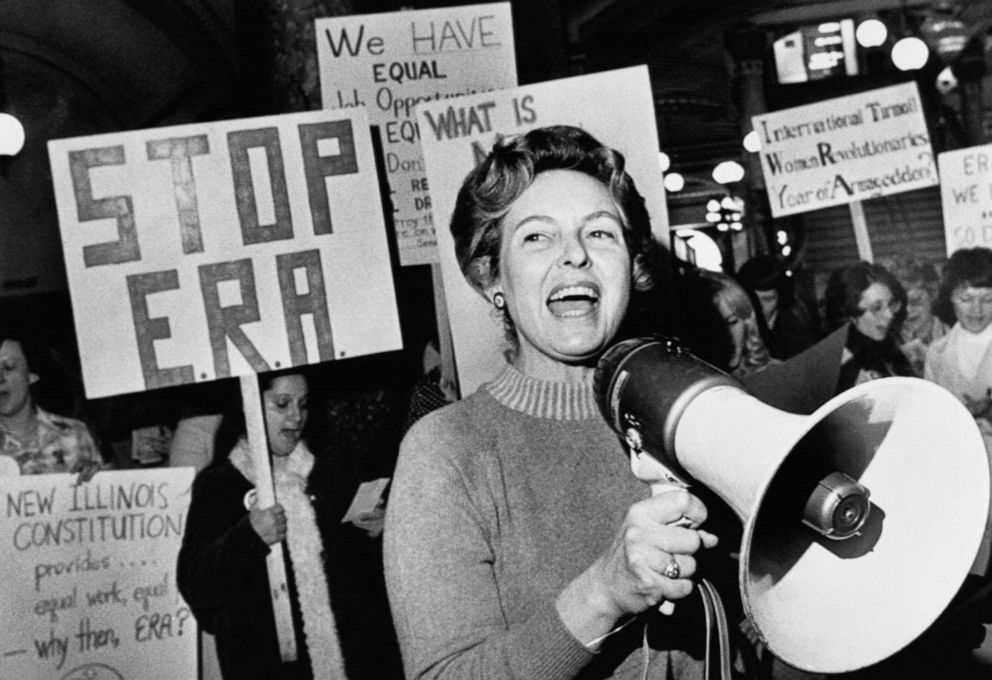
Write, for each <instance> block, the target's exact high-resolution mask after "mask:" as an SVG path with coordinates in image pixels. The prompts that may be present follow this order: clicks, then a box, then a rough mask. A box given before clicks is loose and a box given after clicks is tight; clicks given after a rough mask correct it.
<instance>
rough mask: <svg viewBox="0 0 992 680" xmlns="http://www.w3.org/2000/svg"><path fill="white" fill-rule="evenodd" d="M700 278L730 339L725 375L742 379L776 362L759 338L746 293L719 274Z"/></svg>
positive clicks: (724, 275) (754, 316) (704, 271)
mask: <svg viewBox="0 0 992 680" xmlns="http://www.w3.org/2000/svg"><path fill="white" fill-rule="evenodd" d="M699 276H700V277H701V278H702V280H703V281H705V282H707V283H708V284H709V288H710V290H711V301H712V303H713V304H714V305H716V308H717V311H718V312H719V313H720V317H721V319H722V320H723V323H724V325H725V327H726V329H727V332H728V333H729V335H730V339H731V355H730V361H729V362H728V365H727V371H728V372H729V373H730V374H731V375H733V376H734V377H735V378H742V377H744V376H745V375H749V374H751V373H754V372H756V371H760V370H761V369H763V368H765V367H766V366H768V364H770V363H772V362H775V361H776V360H775V359H773V358H772V356H771V354H770V353H769V351H768V347H767V346H766V345H765V341H764V340H763V339H762V337H761V331H760V330H759V328H758V318H757V314H756V313H755V311H754V305H753V304H752V303H751V298H750V297H749V296H748V294H747V291H745V290H744V289H743V288H742V287H741V286H740V284H738V283H737V282H736V281H734V279H733V278H731V277H730V276H729V275H727V274H724V273H722V272H713V271H708V270H701V271H700V272H699Z"/></svg>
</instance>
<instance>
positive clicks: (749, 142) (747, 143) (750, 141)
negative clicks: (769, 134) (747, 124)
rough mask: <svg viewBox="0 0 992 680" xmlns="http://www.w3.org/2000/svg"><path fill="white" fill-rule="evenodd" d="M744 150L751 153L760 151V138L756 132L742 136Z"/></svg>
mask: <svg viewBox="0 0 992 680" xmlns="http://www.w3.org/2000/svg"><path fill="white" fill-rule="evenodd" d="M744 150H745V151H749V152H751V153H755V152H757V151H761V137H760V136H759V135H758V131H757V130H751V131H750V132H749V133H747V134H746V135H744Z"/></svg>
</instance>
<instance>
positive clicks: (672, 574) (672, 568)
mask: <svg viewBox="0 0 992 680" xmlns="http://www.w3.org/2000/svg"><path fill="white" fill-rule="evenodd" d="M661 573H662V575H663V576H665V577H667V578H670V579H677V578H678V577H679V576H681V575H682V569H680V568H679V563H678V562H676V561H675V555H672V559H671V560H669V562H668V564H666V565H665V569H664V570H663V571H662V572H661Z"/></svg>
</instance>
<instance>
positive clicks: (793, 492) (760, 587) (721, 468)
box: [595, 338, 990, 673]
mask: <svg viewBox="0 0 992 680" xmlns="http://www.w3.org/2000/svg"><path fill="white" fill-rule="evenodd" d="M595 390H596V396H597V400H598V402H599V405H600V408H601V410H602V411H603V414H604V416H605V417H606V419H607V421H608V422H609V423H610V425H611V427H612V428H613V429H614V430H615V431H616V432H617V433H618V434H619V435H620V436H621V437H623V438H624V439H625V440H626V442H627V444H628V447H629V448H630V453H631V466H632V469H633V470H634V472H635V474H637V475H638V477H640V478H641V479H644V480H645V481H648V482H650V483H652V484H668V483H675V484H682V485H691V484H694V483H699V484H702V485H704V486H705V487H707V488H709V489H710V490H711V491H713V492H715V493H716V494H717V495H718V496H720V497H721V498H722V499H723V500H724V501H725V502H726V503H727V504H728V505H729V506H730V507H731V508H732V509H733V510H734V512H736V513H737V515H738V516H739V517H740V518H741V520H742V522H743V523H744V532H743V538H742V543H741V550H740V567H739V574H738V576H739V587H740V593H741V598H742V601H743V606H744V611H745V613H746V614H747V616H748V618H749V619H750V621H751V623H752V625H753V627H754V629H755V631H756V632H757V634H758V636H759V637H760V639H761V641H762V642H763V643H764V644H765V646H766V647H767V648H768V649H769V650H770V651H771V652H772V653H773V654H775V656H777V657H778V658H780V659H781V660H782V661H785V662H786V663H788V664H790V665H792V666H794V667H796V668H799V669H802V670H806V671H810V672H817V673H841V672H847V671H853V670H857V669H859V668H864V667H866V666H870V665H872V664H874V663H877V662H879V661H882V660H883V659H886V658H888V657H889V656H891V655H892V654H895V653H896V652H898V651H899V650H901V649H902V648H904V647H905V646H906V645H908V644H909V643H911V642H912V641H913V640H914V639H916V638H917V637H918V636H919V635H920V634H922V633H923V632H924V631H925V630H926V629H927V628H928V627H930V625H931V624H933V623H934V621H936V619H937V618H938V617H939V616H940V614H941V613H942V612H943V610H944V609H945V608H946V606H947V605H948V604H949V603H950V601H951V600H952V598H953V597H954V595H955V594H956V593H957V591H958V589H959V588H960V586H961V584H962V583H963V582H964V579H965V577H966V576H967V574H968V572H969V569H970V568H971V565H972V563H973V561H974V560H975V556H976V554H977V553H978V550H979V548H980V546H981V542H982V537H983V533H984V531H985V526H986V520H987V517H988V511H989V494H990V482H989V476H990V475H989V463H988V459H987V456H986V451H985V445H984V443H983V440H982V437H981V434H980V431H979V430H978V427H977V425H976V424H975V421H974V418H973V417H972V416H971V414H970V413H968V411H967V409H966V408H965V407H964V406H963V405H962V404H961V403H960V402H959V401H958V400H957V399H956V398H955V397H954V396H953V395H952V394H951V393H950V392H948V391H947V390H945V389H944V388H942V387H940V386H938V385H936V384H933V383H930V382H928V381H925V380H921V379H919V378H895V377H893V378H882V379H879V380H874V381H870V382H867V383H863V384H861V385H858V386H856V387H853V388H851V389H849V390H847V391H845V392H843V393H841V394H839V395H837V396H836V397H834V398H833V399H831V400H830V401H828V402H827V403H826V404H824V405H823V406H822V407H820V408H819V409H817V410H816V412H815V413H813V414H812V415H809V416H802V415H796V414H792V413H788V412H786V411H781V410H779V409H776V408H773V407H771V406H768V405H767V404H765V403H763V402H761V401H759V400H758V399H756V398H755V397H753V396H751V395H749V394H748V393H747V392H746V390H745V389H744V388H743V386H742V385H741V383H739V382H738V381H737V380H735V379H734V378H732V377H730V376H728V375H727V374H726V373H723V372H722V371H719V370H718V369H716V368H714V367H712V366H710V365H709V364H707V363H705V362H703V361H702V360H700V359H698V358H696V357H694V356H692V355H691V354H690V353H688V352H686V351H684V350H682V348H680V347H679V346H678V343H677V342H675V341H671V340H665V339H661V338H636V339H632V340H626V341H623V342H621V343H619V344H617V345H614V346H613V347H611V348H610V349H609V350H607V352H606V353H605V354H604V355H603V357H602V358H601V359H600V362H599V364H598V366H597V369H596V378H595Z"/></svg>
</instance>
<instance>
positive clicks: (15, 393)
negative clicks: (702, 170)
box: [0, 126, 992, 680]
mask: <svg viewBox="0 0 992 680" xmlns="http://www.w3.org/2000/svg"><path fill="white" fill-rule="evenodd" d="M450 226H451V232H452V235H453V236H454V240H455V248H456V254H457V258H458V262H459V264H460V266H461V269H462V272H463V273H464V275H465V278H466V280H467V281H468V283H469V285H471V286H472V287H473V288H474V289H475V290H476V291H477V292H478V293H479V294H480V296H481V297H482V298H483V299H484V300H485V304H488V305H491V307H492V309H493V312H494V314H495V315H496V316H498V318H499V319H500V320H501V322H502V323H503V325H504V327H505V330H506V338H507V340H506V343H507V344H506V346H505V347H503V348H502V349H503V350H504V352H503V354H504V356H505V357H506V358H507V362H506V365H505V366H504V367H503V368H502V370H501V371H500V372H499V373H498V374H497V375H495V376H493V378H492V379H491V380H490V381H489V382H487V383H485V384H484V385H483V386H482V387H480V388H479V390H478V391H476V392H475V393H473V394H468V395H461V397H462V398H458V395H457V394H456V393H455V391H454V389H453V386H452V385H451V384H450V382H448V381H447V380H444V379H442V378H441V376H440V372H439V368H438V355H437V352H436V350H434V349H433V347H428V351H427V352H426V353H425V355H424V365H423V374H422V376H420V379H419V380H416V379H415V378H414V379H412V380H409V381H408V382H409V385H408V386H402V385H401V386H398V388H397V389H396V390H394V391H393V393H392V394H393V395H394V396H393V397H389V398H383V397H382V395H379V397H375V398H373V400H372V401H373V402H374V403H375V404H377V405H379V406H382V405H383V404H384V403H385V402H387V401H389V402H390V404H389V406H388V407H383V408H382V409H381V410H380V411H379V412H378V413H377V414H376V416H375V417H373V418H366V419H365V421H364V422H363V423H362V424H356V422H357V420H360V419H356V420H353V421H348V418H347V408H348V407H347V406H345V405H343V402H342V398H341V397H340V396H338V398H337V399H335V398H333V397H332V396H330V395H328V394H323V393H321V394H317V392H319V390H318V389H316V388H318V387H319V385H320V384H321V382H322V378H321V375H320V373H319V369H314V368H313V367H303V368H296V369H290V370H284V371H280V372H275V373H270V374H264V375H262V376H260V392H261V396H262V406H263V413H264V417H265V426H266V434H267V441H268V453H269V458H270V461H271V471H272V477H273V480H274V487H275V490H276V501H277V502H276V503H275V504H274V505H271V506H268V507H260V505H259V503H258V502H257V498H256V494H255V493H254V488H255V486H256V483H257V479H258V471H257V470H256V469H255V468H254V465H255V463H254V462H253V459H252V457H251V456H250V455H249V454H248V451H247V444H246V440H245V434H244V416H243V409H242V408H241V404H240V401H239V396H238V393H237V390H236V389H233V388H232V385H231V384H229V383H223V382H222V383H219V384H216V385H213V386H212V387H206V386H196V387H197V388H198V392H197V396H195V397H194V396H191V394H192V393H191V392H190V391H189V390H188V389H185V388H177V389H176V391H173V392H169V390H165V391H163V393H164V394H166V396H167V397H169V398H158V399H155V398H153V397H147V398H146V399H145V401H141V402H140V403H139V402H138V401H135V402H133V403H131V402H127V401H126V400H125V401H121V400H115V401H113V402H107V404H106V405H105V406H106V407H105V408H104V409H102V410H101V411H100V412H99V413H98V414H96V415H94V414H90V417H89V418H86V417H85V414H84V413H66V414H65V415H59V414H56V413H53V412H50V411H49V410H46V407H45V404H44V403H41V402H42V401H43V400H41V399H38V398H36V397H40V395H41V392H40V388H41V387H42V383H43V382H44V381H45V379H46V376H45V374H44V372H45V367H46V365H47V364H48V363H50V362H49V361H48V360H47V359H46V357H45V354H44V352H43V351H42V350H41V348H39V347H37V346H35V343H33V342H32V341H31V340H30V339H28V338H25V337H22V336H21V335H19V334H17V333H14V332H11V331H3V332H2V335H0V472H2V473H6V474H39V473H53V472H68V473H73V474H78V475H79V480H80V483H85V481H86V480H88V479H90V478H91V477H92V476H93V475H94V474H99V471H100V470H102V469H106V468H111V467H114V468H133V467H142V466H145V465H170V464H171V465H188V466H192V467H194V468H195V469H196V470H197V471H198V472H197V476H196V480H195V482H194V485H193V490H192V501H191V506H190V511H189V516H188V521H187V525H186V532H185V535H184V539H183V546H182V550H181V552H180V554H179V555H178V564H177V569H178V571H177V579H178V585H179V589H180V591H181V592H182V594H183V596H184V597H185V599H186V601H187V602H188V603H189V605H190V607H191V609H192V610H193V612H194V614H195V616H196V618H197V621H198V622H199V624H200V626H201V627H202V628H203V629H204V630H205V631H207V632H209V633H212V634H213V635H214V636H215V640H216V646H217V651H218V657H219V660H220V667H221V670H222V673H223V675H224V677H225V678H227V679H233V678H249V677H266V678H287V679H289V678H292V679H297V678H315V677H321V678H324V677H343V674H345V673H347V674H348V677H353V678H391V677H396V678H398V677H402V676H403V675H404V673H405V676H406V677H409V678H428V677H429V678H436V679H439V680H440V679H443V678H452V679H459V680H461V679H465V678H482V677H486V678H520V677H527V678H542V679H543V678H548V679H555V678H560V679H562V680H565V679H568V678H608V677H610V678H626V677H641V676H642V674H646V675H645V677H659V678H660V677H665V678H668V677H673V678H702V677H704V676H705V677H716V676H712V675H708V673H709V671H708V670H707V668H708V665H709V663H710V662H711V661H712V660H711V659H710V658H709V654H708V653H707V652H706V648H705V645H704V641H703V638H702V637H701V636H700V635H699V634H698V631H699V627H700V625H701V621H702V619H703V618H704V612H703V611H702V610H701V607H700V606H699V604H698V603H697V602H695V600H690V599H688V596H689V595H690V593H692V592H693V591H694V588H695V581H696V580H698V577H699V575H700V574H703V573H706V572H707V570H708V569H710V570H715V571H719V570H721V569H723V570H726V568H727V564H728V562H729V561H732V559H733V557H732V554H731V553H732V549H730V546H732V544H733V540H732V537H729V536H728V535H727V533H728V532H730V533H732V530H730V529H726V530H725V529H724V528H723V527H724V524H723V523H721V522H720V521H718V520H717V518H716V517H715V511H714V509H713V508H712V507H711V506H710V501H709V500H708V499H707V498H706V496H705V493H702V492H701V493H696V492H695V491H693V492H690V491H687V490H678V491H672V492H670V493H663V494H659V495H656V496H651V495H650V493H649V490H648V489H647V487H646V486H645V485H644V484H642V483H641V482H639V481H638V480H637V479H635V478H634V477H633V476H632V475H631V474H630V470H629V464H628V460H627V451H626V450H625V448H624V445H623V443H622V442H620V441H619V440H618V438H617V437H616V435H615V433H614V432H613V431H612V430H611V428H610V427H609V425H608V424H607V423H606V422H605V421H604V419H603V417H602V415H601V413H600V411H599V408H598V406H597V403H596V400H595V397H594V389H593V380H594V374H595V367H596V364H597V360H598V359H599V357H600V356H601V355H602V354H603V352H604V351H605V350H606V349H608V348H609V347H610V346H611V345H612V344H613V343H615V342H616V341H618V340H620V339H622V338H623V337H624V335H625V334H626V333H629V332H630V329H631V328H636V329H637V330H638V331H642V330H644V329H652V328H654V329H655V330H656V331H657V332H659V333H674V334H675V335H678V336H679V337H680V338H681V341H682V342H683V344H684V345H685V346H686V347H688V349H689V350H691V351H693V352H694V353H696V354H697V355H698V356H700V357H701V358H703V359H705V360H706V361H708V362H710V363H711V364H713V365H714V366H716V367H718V368H720V369H722V370H724V371H726V372H727V373H729V374H731V375H732V376H734V377H736V378H739V379H740V380H741V381H743V384H744V385H746V386H747V388H748V389H750V390H751V391H752V392H753V393H754V394H755V395H757V396H759V397H760V398H762V399H763V400H765V401H766V402H768V403H769V404H771V405H773V406H777V407H779V408H783V409H785V410H788V411H790V412H795V413H811V412H812V411H814V410H815V409H816V408H817V407H818V406H820V405H822V404H823V403H825V402H826V401H828V400H829V399H830V398H831V397H833V396H834V395H836V394H839V393H840V392H843V391H845V390H847V389H849V388H851V387H853V386H855V385H859V384H861V383H863V382H866V381H870V380H875V379H879V378H885V377H889V376H913V377H918V378H923V379H926V380H929V381H932V382H935V383H937V384H939V385H941V386H943V387H945V388H947V389H948V390H950V391H951V392H952V393H953V394H954V395H955V396H956V397H957V398H958V399H959V400H960V401H961V403H962V404H964V406H965V407H966V408H967V409H968V410H969V412H970V413H971V414H972V415H973V416H974V418H975V421H976V423H977V426H978V428H979V429H980V431H981V433H982V435H983V436H984V439H985V443H986V447H987V448H988V450H989V452H990V455H992V250H989V249H987V248H970V249H964V250H960V251H957V252H955V253H952V254H951V256H950V257H949V258H948V259H947V261H946V262H940V263H930V262H916V261H912V260H909V259H893V260H892V261H891V262H885V263H872V262H852V263H850V264H848V265H846V266H843V267H840V268H838V269H836V270H835V271H833V272H831V273H830V276H829V279H828V282H827V286H826V291H825V295H824V299H823V305H824V309H825V310H826V314H825V316H824V317H822V318H821V315H820V314H819V313H818V310H817V309H815V308H814V307H812V306H810V305H808V304H806V302H805V300H804V299H803V297H802V296H800V295H798V294H797V291H796V290H795V287H794V285H793V281H794V278H793V277H792V276H791V273H790V272H789V270H788V269H787V268H786V266H785V264H784V263H783V262H782V261H781V260H780V259H778V258H776V257H773V256H770V255H758V256H756V257H754V258H753V259H751V260H749V261H748V262H746V263H745V264H744V265H743V266H742V267H740V269H739V270H738V271H736V272H714V271H707V270H702V269H698V268H695V267H692V266H685V267H684V268H683V270H682V272H681V273H680V275H679V276H678V279H677V281H676V285H675V289H674V290H675V298H676V301H675V305H674V306H673V307H671V309H672V310H674V311H673V314H674V318H670V319H668V318H666V319H647V320H645V319H640V320H638V322H637V323H630V322H631V319H630V318H629V317H630V310H631V309H634V308H635V305H633V303H632V301H633V300H634V299H635V298H636V299H638V300H639V301H641V302H639V303H638V304H637V305H636V309H637V310H638V313H641V314H643V313H644V311H645V310H647V312H648V313H650V312H651V311H652V309H654V310H655V311H657V308H653V307H652V306H651V305H645V304H643V302H642V300H643V299H644V296H645V295H649V294H650V292H651V291H652V290H654V289H656V287H657V286H656V282H657V279H659V278H660V277H659V276H658V271H659V269H658V262H657V257H658V249H657V244H655V242H654V241H653V238H652V235H651V225H650V219H649V216H648V212H647V210H646V207H645V204H644V200H643V198H642V197H641V194H640V193H639V191H638V189H637V186H636V184H635V182H634V180H633V178H631V177H630V176H629V175H628V174H627V172H626V170H625V166H624V159H623V157H622V156H621V155H620V154H619V153H618V152H616V151H614V150H613V149H610V148H608V147H606V146H604V145H603V144H601V143H600V142H599V141H597V140H596V139H595V138H593V137H592V136H590V135H589V134H588V133H586V132H584V131H583V130H581V129H578V128H573V127H567V126H554V127H548V128H539V129H537V130H534V131H532V132H530V133H527V134H524V135H520V136H517V137H511V138H507V139H504V140H501V141H500V142H498V143H497V145H496V147H495V148H494V149H493V151H492V152H491V153H490V154H489V155H488V156H487V157H486V159H485V160H484V161H483V162H482V163H481V164H479V165H478V166H477V167H476V168H475V169H474V170H473V171H472V172H471V173H470V174H469V176H468V177H467V178H466V179H465V182H464V184H463V186H462V188H461V191H460V192H459V194H458V199H457V203H456V207H455V210H454V213H453V216H452V220H451V225H450ZM649 299H650V298H649ZM170 389H172V388H170ZM396 394H399V395H400V396H399V397H398V398H395V395H396ZM204 395H206V396H204ZM60 403H61V404H63V408H66V409H68V408H75V407H73V406H71V404H73V403H75V402H72V401H71V400H65V399H63V400H62V401H61V402H60ZM368 412H369V411H366V413H368ZM122 414H123V415H122ZM118 416H119V417H120V419H123V420H124V421H125V422H127V423H128V425H127V426H126V427H120V426H115V425H114V424H113V423H114V421H115V418H117V417H118ZM312 416H313V417H312ZM87 421H88V423H89V424H88V425H87ZM345 422H348V427H349V428H350V430H351V434H352V435H353V434H354V431H355V430H357V429H362V428H364V430H363V432H364V431H365V430H367V431H368V432H365V433H366V434H368V433H373V434H369V436H362V437H358V438H357V439H356V440H355V441H354V442H347V440H348V437H349V435H348V434H344V435H343V436H342V432H341V429H342V427H343V425H342V423H345ZM335 428H337V431H335ZM335 435H336V436H335ZM328 439H331V440H334V441H336V442H337V443H336V444H334V443H330V442H328V441H327V440H328ZM342 441H345V442H346V444H347V445H342V444H341V442H342ZM401 442H402V443H401ZM372 449H374V451H373V450H372ZM372 459H374V463H373V465H372V468H371V469H370V468H368V467H366V468H365V469H359V468H360V467H361V463H360V462H356V461H362V460H364V461H365V462H366V463H367V462H368V461H369V460H372ZM375 477H387V478H391V479H392V482H391V485H390V488H389V492H388V501H387V500H386V497H385V496H384V497H383V499H382V502H381V503H380V504H379V505H378V506H376V507H375V508H374V509H372V510H371V511H370V512H369V513H366V514H365V515H363V516H362V517H360V518H357V519H356V520H354V521H352V522H351V523H346V524H343V523H342V521H341V520H342V518H343V516H344V515H345V513H346V511H347V509H348V505H349V503H350V501H351V500H352V497H353V496H354V494H355V490H356V488H357V486H358V484H359V483H360V482H361V481H366V480H369V479H373V478H375ZM383 525H384V531H383ZM990 527H992V521H990ZM990 534H992V532H990ZM989 538H990V536H987V537H986V539H987V540H986V542H985V545H984V546H983V550H984V560H985V564H984V566H980V567H979V578H980V579H981V580H982V584H984V583H985V581H984V579H985V578H986V577H987V575H988V564H987V562H988V539H989ZM278 543H283V544H284V545H285V546H286V547H287V548H288V550H287V554H286V557H285V560H286V566H287V574H288V580H289V587H290V593H291V600H292V605H293V606H292V621H293V626H294V631H295V633H296V636H297V638H298V639H299V640H305V641H306V644H301V645H300V646H299V648H300V654H299V656H298V658H297V660H296V661H295V662H293V663H283V662H282V661H281V659H280V654H279V648H278V645H277V640H276V627H275V622H274V619H273V617H274V615H273V613H272V609H271V603H270V601H269V595H268V593H269V590H268V586H267V581H266V557H267V555H268V554H269V551H270V546H272V545H275V544H278ZM979 559H980V560H981V559H983V558H982V554H980V555H979ZM976 564H977V562H976ZM714 565H717V566H714ZM720 565H722V566H720ZM732 571H733V569H731V572H732ZM730 582H731V583H733V577H732V576H731V578H730ZM387 597H388V601H387ZM724 597H725V599H727V600H729V602H728V609H729V610H730V611H731V612H734V613H735V614H736V616H737V617H738V618H740V619H742V618H743V613H742V611H741V609H740V604H739V603H737V604H736V605H735V604H734V602H733V600H734V599H735V598H736V597H737V595H736V592H734V591H732V590H728V591H727V592H725V593H724ZM676 601H678V606H676V607H675V608H674V613H672V614H670V615H664V614H662V613H661V612H660V610H659V605H660V604H661V603H663V602H676ZM988 618H992V616H990V617H988ZM973 623H974V622H973ZM978 623H981V621H979V622H978ZM742 639H744V640H746V638H742ZM752 642H753V641H752ZM742 644H744V645H746V644H748V643H747V642H744V643H742ZM749 658H750V657H749V656H748V655H747V654H741V653H739V655H738V656H736V657H735V658H734V660H733V661H734V663H735V666H734V668H735V672H736V673H738V674H745V675H747V676H749V677H758V674H759V671H758V670H756V669H754V668H751V667H749V666H748V664H749V661H748V660H749ZM935 667H936V666H935ZM761 672H764V673H766V675H767V676H768V677H772V676H774V677H780V678H788V677H806V675H804V674H802V673H800V672H799V671H795V670H794V669H789V668H783V667H782V666H778V667H773V668H771V669H765V670H764V671H761ZM858 677H865V678H869V677H873V676H871V675H870V673H869V674H862V675H859V676H858ZM877 677H882V676H877ZM903 677H910V676H903ZM959 677H964V676H959Z"/></svg>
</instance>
